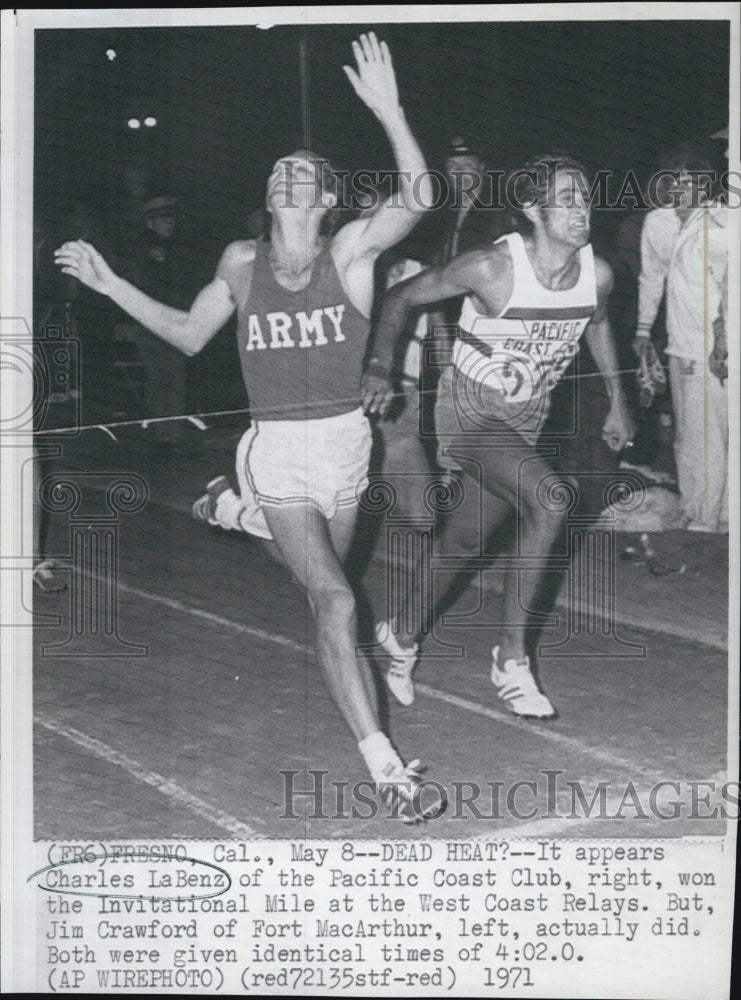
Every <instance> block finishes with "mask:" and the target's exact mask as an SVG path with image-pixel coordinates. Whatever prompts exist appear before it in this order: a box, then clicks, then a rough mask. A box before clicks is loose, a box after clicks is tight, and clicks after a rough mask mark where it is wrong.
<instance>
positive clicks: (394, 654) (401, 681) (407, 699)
mask: <svg viewBox="0 0 741 1000" xmlns="http://www.w3.org/2000/svg"><path fill="white" fill-rule="evenodd" d="M376 639H378V642H379V644H380V645H381V646H382V647H383V649H384V651H385V652H386V653H388V655H389V656H390V657H391V666H390V668H389V670H388V672H387V674H386V683H387V684H388V686H389V691H390V692H391V694H392V695H393V696H394V698H396V700H397V701H398V702H399V703H400V704H402V705H406V706H409V705H411V704H412V703H413V701H414V681H413V680H412V673H413V672H414V668H415V667H416V666H417V660H418V658H419V647H418V646H417V644H416V643H415V644H414V645H413V646H411V647H410V648H409V649H405V648H404V647H403V646H400V645H399V643H398V642H397V640H396V636H395V635H394V634H393V632H392V631H391V625H390V623H389V622H378V624H377V625H376Z"/></svg>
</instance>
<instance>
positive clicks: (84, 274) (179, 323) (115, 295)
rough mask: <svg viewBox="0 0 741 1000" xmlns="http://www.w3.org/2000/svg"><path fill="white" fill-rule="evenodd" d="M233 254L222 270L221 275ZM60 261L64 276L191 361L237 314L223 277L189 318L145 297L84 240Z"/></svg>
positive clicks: (68, 246)
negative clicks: (111, 303) (102, 297)
mask: <svg viewBox="0 0 741 1000" xmlns="http://www.w3.org/2000/svg"><path fill="white" fill-rule="evenodd" d="M227 254H229V248H227V251H226V253H225V255H224V257H223V258H222V262H221V263H220V265H219V270H220V271H221V270H222V269H223V267H224V260H225V258H226V256H227ZM54 256H55V261H56V263H57V265H58V266H59V267H61V269H62V271H63V272H64V274H69V275H72V277H74V278H77V279H78V280H79V281H81V282H82V283H83V284H84V285H87V286H88V288H91V289H92V290H93V291H95V292H99V293H100V294H101V295H107V296H108V297H109V298H110V299H112V300H113V301H114V302H115V303H116V305H117V306H120V307H121V309H123V310H124V312H127V313H128V314H129V316H131V317H132V319H135V320H136V321H137V322H138V323H141V324H142V326H145V327H146V328H147V329H148V330H151V331H152V333H154V334H156V335H157V336H158V337H161V338H162V340H165V341H167V343H168V344H172V346H173V347H177V348H178V349H179V350H181V351H183V353H184V354H187V355H188V356H189V357H190V356H192V355H193V354H197V353H198V352H199V351H200V350H201V349H202V348H203V347H205V346H206V344H207V343H208V342H209V340H211V338H212V337H213V336H214V335H215V334H216V333H218V331H219V330H220V329H221V328H222V326H223V325H224V324H225V323H226V321H227V320H228V319H229V317H230V316H231V314H232V312H233V311H234V308H235V303H234V299H233V298H232V294H231V291H230V289H229V285H228V283H227V281H226V280H225V278H224V277H222V276H221V275H220V273H219V271H217V276H216V277H215V278H214V280H213V281H212V282H211V283H210V284H208V285H206V287H205V288H204V289H202V291H200V292H199V294H198V295H197V297H196V299H195V301H194V303H193V305H192V306H191V308H190V310H189V311H188V312H185V311H184V310H181V309H173V308H172V307H170V306H166V305H163V304H162V303H161V302H157V301H156V300H155V299H152V298H150V297H149V296H148V295H145V294H144V292H142V291H140V290H139V289H138V288H136V287H135V286H134V285H132V284H131V283H130V282H128V281H125V280H124V279H123V278H121V277H119V276H118V275H117V274H115V273H114V271H112V270H111V268H110V267H109V265H108V263H107V262H106V260H105V258H104V257H103V256H102V254H100V253H98V251H97V250H96V249H95V247H94V246H92V245H91V244H90V243H86V242H85V241H84V240H75V241H72V242H69V243H65V244H63V246H61V247H60V248H59V250H57V251H55V255H54Z"/></svg>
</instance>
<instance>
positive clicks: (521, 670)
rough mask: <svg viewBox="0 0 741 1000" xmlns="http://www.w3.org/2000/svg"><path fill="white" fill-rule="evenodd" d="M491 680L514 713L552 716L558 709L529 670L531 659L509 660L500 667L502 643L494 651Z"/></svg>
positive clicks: (537, 717) (527, 715) (547, 717)
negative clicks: (500, 646) (500, 647)
mask: <svg viewBox="0 0 741 1000" xmlns="http://www.w3.org/2000/svg"><path fill="white" fill-rule="evenodd" d="M491 682H492V684H493V685H494V687H495V688H496V689H497V693H498V695H499V697H500V698H501V699H502V701H503V702H504V704H505V705H506V706H507V708H508V709H509V710H510V712H513V713H514V714H515V715H520V716H522V717H524V718H535V719H552V718H554V716H555V714H556V710H555V708H554V707H553V705H551V703H550V701H549V700H548V699H547V698H546V696H545V695H544V694H543V692H542V691H540V690H539V689H538V685H537V684H536V683H535V678H534V677H533V675H532V673H531V672H530V658H529V657H527V656H526V657H525V659H524V660H514V659H513V660H506V661H505V663H504V666H503V667H502V668H501V669H500V667H499V646H495V647H494V649H493V650H492V651H491Z"/></svg>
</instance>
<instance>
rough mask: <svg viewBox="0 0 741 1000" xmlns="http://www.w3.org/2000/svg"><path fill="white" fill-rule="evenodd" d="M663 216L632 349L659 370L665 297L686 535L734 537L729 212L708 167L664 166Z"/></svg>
mask: <svg viewBox="0 0 741 1000" xmlns="http://www.w3.org/2000/svg"><path fill="white" fill-rule="evenodd" d="M665 164H666V170H667V180H668V183H667V186H666V188H665V198H664V201H665V204H666V205H667V207H665V208H657V209H654V211H652V212H650V213H649V214H648V216H647V217H646V221H645V224H644V226H643V233H642V236H641V274H640V280H639V301H638V327H637V330H636V336H635V339H634V341H633V349H634V351H635V352H636V354H637V355H638V356H639V358H644V357H645V358H646V359H647V361H648V364H649V366H650V365H652V364H653V363H654V362H655V360H656V357H655V350H654V347H653V344H652V341H651V327H652V325H653V323H654V320H655V319H656V314H657V312H658V309H659V305H660V303H661V300H662V297H663V295H664V292H665V291H666V327H667V332H668V334H669V341H668V345H667V350H666V353H667V355H668V356H669V378H670V383H671V392H672V402H673V406H674V422H675V441H674V453H675V457H676V462H677V476H678V481H679V491H680V494H681V498H682V506H683V509H684V513H685V515H686V517H687V518H688V524H687V527H688V528H689V529H690V530H692V531H710V532H726V531H728V392H727V388H726V385H725V376H726V368H725V355H726V351H725V331H724V323H723V309H722V300H723V295H724V291H723V289H724V283H725V282H727V280H728V279H727V274H728V233H727V228H726V225H727V209H726V207H725V206H723V205H719V204H717V203H714V202H713V201H712V200H711V199H710V197H709V194H708V192H707V190H706V189H707V187H708V186H709V178H710V164H709V163H708V162H707V161H705V160H703V159H702V158H701V157H697V156H695V155H693V154H692V153H691V152H689V151H680V152H678V153H677V154H675V155H673V156H672V157H671V158H668V159H667V160H666V161H665Z"/></svg>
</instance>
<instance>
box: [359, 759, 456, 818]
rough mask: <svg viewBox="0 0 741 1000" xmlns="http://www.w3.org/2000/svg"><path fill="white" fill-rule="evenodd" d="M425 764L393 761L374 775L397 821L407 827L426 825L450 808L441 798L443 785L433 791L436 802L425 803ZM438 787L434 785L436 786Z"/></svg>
mask: <svg viewBox="0 0 741 1000" xmlns="http://www.w3.org/2000/svg"><path fill="white" fill-rule="evenodd" d="M422 771H423V768H422V765H421V764H420V762H419V761H418V760H413V761H411V762H410V763H409V764H407V765H406V767H405V766H404V765H403V764H402V763H401V761H400V760H397V761H395V762H394V761H389V762H388V763H387V764H386V766H385V767H383V768H380V769H379V770H378V771H376V772H375V773H373V780H374V782H375V784H376V789H377V791H378V793H379V794H380V795H381V797H382V798H383V801H384V802H385V804H386V805H387V807H388V809H389V814H390V816H391V817H392V818H394V819H400V820H401V821H402V823H406V824H407V825H416V824H417V823H426V822H427V821H428V820H429V819H434V818H437V817H438V816H440V815H441V814H442V813H443V812H445V809H446V808H447V804H448V803H447V799H446V798H445V796H444V795H443V796H442V798H441V797H440V792H439V786H436V787H435V788H434V789H433V795H434V801H433V802H428V803H427V805H424V804H423V803H422V791H421V785H422ZM433 784H434V783H433Z"/></svg>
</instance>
